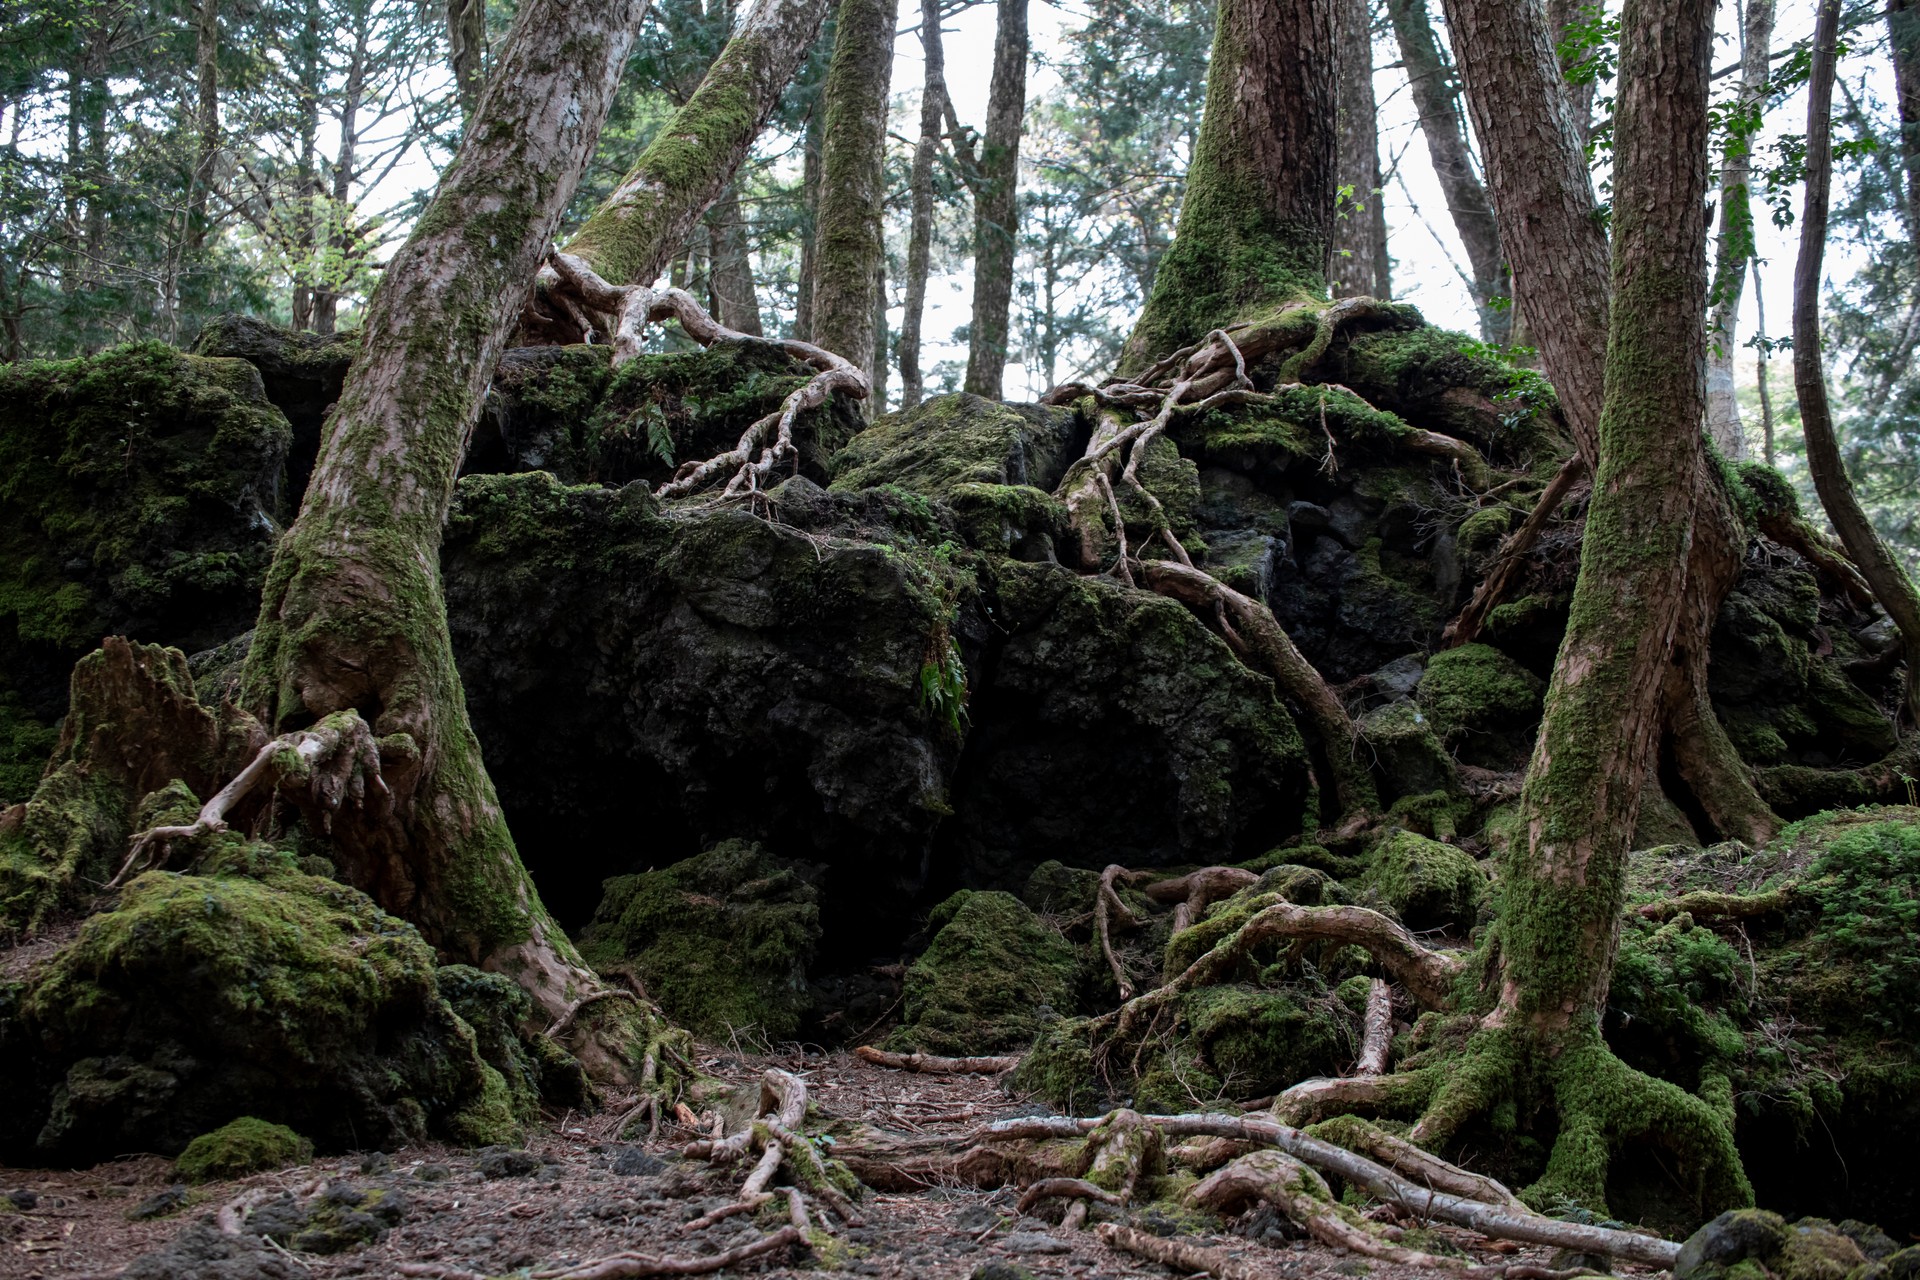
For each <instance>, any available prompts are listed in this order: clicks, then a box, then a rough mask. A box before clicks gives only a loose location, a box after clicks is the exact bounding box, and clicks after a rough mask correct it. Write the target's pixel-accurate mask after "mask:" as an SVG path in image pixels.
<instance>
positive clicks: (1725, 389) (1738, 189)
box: [1707, 0, 1773, 459]
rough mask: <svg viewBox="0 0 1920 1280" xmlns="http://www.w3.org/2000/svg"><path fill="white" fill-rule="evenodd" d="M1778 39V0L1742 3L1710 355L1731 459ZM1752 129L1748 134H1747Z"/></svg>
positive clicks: (1712, 391)
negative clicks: (1764, 112)
mask: <svg viewBox="0 0 1920 1280" xmlns="http://www.w3.org/2000/svg"><path fill="white" fill-rule="evenodd" d="M1772 40H1773V0H1745V12H1744V13H1742V14H1741V21H1740V89H1739V92H1738V93H1737V94H1736V95H1735V97H1734V130H1735V132H1734V133H1733V135H1732V136H1731V137H1729V138H1728V140H1727V145H1726V150H1725V151H1724V152H1723V153H1722V155H1721V160H1720V230H1719V234H1718V236H1717V237H1716V240H1717V243H1716V245H1715V249H1714V262H1713V292H1712V295H1711V296H1712V301H1713V323H1712V324H1711V325H1709V326H1708V331H1709V332H1710V333H1711V334H1712V335H1713V341H1712V344H1711V346H1710V347H1709V349H1708V352H1707V435H1708V436H1709V437H1710V438H1711V439H1712V440H1713V442H1714V444H1716V445H1718V446H1719V448H1720V452H1721V453H1722V454H1724V455H1725V456H1727V457H1729V458H1736V459H1738V458H1745V457H1746V456H1747V442H1746V437H1745V436H1744V435H1743V434H1742V433H1741V430H1740V402H1739V400H1738V399H1736V398H1735V396H1734V392H1733V357H1734V351H1735V344H1734V338H1735V336H1736V334H1737V333H1738V331H1739V325H1740V295H1741V292H1742V290H1743V286H1744V285H1745V284H1746V279H1747V263H1748V262H1750V261H1751V260H1752V258H1753V200H1752V194H1751V192H1750V191H1749V190H1748V188H1747V183H1748V180H1749V178H1750V177H1751V175H1752V173H1753V142H1754V139H1755V138H1756V137H1757V136H1758V133H1759V127H1760V119H1759V114H1760V108H1761V105H1762V101H1763V96H1764V94H1765V92H1766V85H1767V53H1768V50H1769V48H1770V46H1771V44H1772ZM1749 128H1751V132H1749Z"/></svg>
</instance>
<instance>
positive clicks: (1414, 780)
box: [1355, 698, 1459, 797]
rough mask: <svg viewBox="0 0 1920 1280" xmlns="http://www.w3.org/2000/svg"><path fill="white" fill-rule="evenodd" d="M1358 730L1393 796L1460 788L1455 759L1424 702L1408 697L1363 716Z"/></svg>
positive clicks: (1366, 749)
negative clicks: (1437, 731) (1428, 713)
mask: <svg viewBox="0 0 1920 1280" xmlns="http://www.w3.org/2000/svg"><path fill="white" fill-rule="evenodd" d="M1355 727H1356V728H1357V729H1358V731H1359V735H1360V741H1361V743H1362V744H1363V750H1365V751H1369V752H1371V753H1372V755H1373V759H1374V762H1375V768H1376V770H1377V772H1378V773H1379V775H1380V776H1381V777H1382V778H1383V779H1385V781H1386V782H1387V784H1388V787H1387V791H1388V794H1389V795H1391V796H1396V797H1397V796H1409V795H1425V794H1427V793H1429V792H1434V791H1444V792H1448V793H1452V792H1455V791H1457V790H1458V789H1459V786H1458V782H1457V779H1456V776H1455V772H1454V763H1453V757H1452V755H1450V754H1449V753H1448V751H1447V749H1446V748H1445V747H1444V746H1442V745H1441V742H1440V737H1439V735H1438V734H1437V733H1435V732H1434V727H1435V726H1434V722H1433V720H1432V719H1431V718H1430V717H1429V716H1428V715H1427V713H1426V711H1425V710H1424V709H1423V707H1422V706H1421V704H1420V703H1418V702H1414V701H1412V700H1410V699H1404V698H1403V699H1401V700H1400V701H1398V702H1389V703H1388V704H1387V705H1385V706H1383V707H1376V708H1375V709H1374V710H1372V711H1369V712H1368V713H1367V714H1366V715H1364V716H1362V717H1361V718H1360V721H1359V723H1358V724H1357V725H1356V726H1355Z"/></svg>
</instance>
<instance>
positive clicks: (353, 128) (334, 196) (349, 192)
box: [313, 9, 369, 333]
mask: <svg viewBox="0 0 1920 1280" xmlns="http://www.w3.org/2000/svg"><path fill="white" fill-rule="evenodd" d="M354 16H355V22H354V33H353V53H352V54H351V55H350V56H349V60H348V62H347V79H346V83H345V84H344V85H342V86H341V89H340V149H339V150H338V151H337V152H335V153H334V157H333V190H332V192H331V193H330V195H331V204H330V205H329V207H328V210H327V217H326V219H325V220H324V222H323V223H322V225H321V227H320V228H319V230H320V231H321V232H323V233H324V243H325V248H326V259H325V260H326V261H327V262H328V263H330V264H333V268H332V269H333V270H334V271H338V270H340V269H341V267H342V266H343V265H344V263H345V261H346V258H347V255H348V254H350V253H351V252H352V251H353V237H352V233H351V228H350V227H349V226H348V210H349V209H350V208H351V205H352V200H353V184H354V180H355V179H356V178H357V177H358V176H359V162H358V159H357V152H358V150H359V145H360V104H361V101H362V100H363V99H364V98H365V97H366V92H367V35H368V31H367V26H368V20H369V19H368V14H367V11H366V10H365V9H360V10H357V11H356V13H355V15H354ZM335 284H336V280H335V279H334V277H332V276H325V277H322V278H321V280H320V282H319V283H318V284H316V285H315V286H314V290H313V331H314V332H315V333H332V332H333V329H334V324H335V321H336V320H337V318H338V316H339V311H340V291H339V290H338V289H337V288H335V287H334V286H335Z"/></svg>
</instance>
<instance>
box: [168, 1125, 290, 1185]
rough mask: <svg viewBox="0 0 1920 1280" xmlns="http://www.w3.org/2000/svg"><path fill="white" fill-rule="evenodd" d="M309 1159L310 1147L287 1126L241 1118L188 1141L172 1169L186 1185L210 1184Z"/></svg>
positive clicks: (282, 1167) (281, 1167)
mask: <svg viewBox="0 0 1920 1280" xmlns="http://www.w3.org/2000/svg"><path fill="white" fill-rule="evenodd" d="M311 1159H313V1144H312V1143H311V1142H308V1141H307V1140H306V1139H305V1138H303V1137H301V1136H300V1135H299V1134H297V1133H295V1132H294V1131H293V1130H291V1129H289V1128H287V1126H285V1125H283V1124H273V1123H271V1122H270V1121H266V1120H260V1119H257V1118H255V1117H253V1116H241V1117H240V1118H239V1119H238V1120H229V1121H228V1122H227V1123H226V1124H223V1125H221V1126H220V1127H219V1128H218V1129H215V1130H214V1131H213V1132H212V1133H203V1134H201V1135H200V1136H199V1137H197V1138H195V1139H194V1140H193V1141H192V1142H189V1143H188V1144H187V1149H186V1150H185V1151H182V1152H181V1153H180V1156H179V1158H178V1159H176V1160H175V1161H174V1162H173V1167H174V1171H175V1172H176V1173H178V1174H179V1175H180V1176H181V1177H182V1178H183V1179H185V1180H186V1181H188V1182H213V1181H216V1180H218V1179H223V1178H239V1177H243V1176H245V1175H246V1174H249V1173H259V1172H261V1171H263V1170H266V1169H284V1168H286V1167H287V1166H288V1165H290V1164H305V1163H306V1162H307V1161H309V1160H311Z"/></svg>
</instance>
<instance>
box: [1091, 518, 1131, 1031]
mask: <svg viewBox="0 0 1920 1280" xmlns="http://www.w3.org/2000/svg"><path fill="white" fill-rule="evenodd" d="M1125 536H1126V535H1125V533H1122V534H1121V537H1122V538H1124V537H1125ZM1125 558H1126V557H1125V554H1124V552H1123V553H1122V556H1121V559H1122V560H1125ZM1140 878H1141V877H1140V876H1139V875H1138V874H1137V873H1136V872H1132V871H1129V870H1128V869H1127V868H1125V867H1123V866H1120V865H1118V864H1109V865H1108V867H1107V869H1106V870H1104V871H1102V872H1101V873H1100V888H1099V891H1098V892H1097V893H1095V894H1094V899H1093V932H1094V936H1095V937H1097V938H1099V939H1100V954H1101V955H1103V956H1105V957H1106V961H1107V968H1108V969H1110V970H1112V971H1113V985H1114V986H1115V987H1117V988H1119V991H1120V998H1121V999H1122V1000H1131V999H1133V979H1132V978H1131V977H1129V976H1128V974H1127V967H1126V966H1125V965H1124V964H1122V963H1120V957H1119V956H1118V955H1117V954H1115V952H1114V949H1113V922H1114V917H1115V916H1116V915H1117V916H1119V918H1120V923H1121V924H1123V925H1125V926H1126V927H1127V928H1129V929H1137V928H1139V927H1140V922H1139V921H1138V920H1137V919H1135V918H1134V915H1133V912H1131V911H1129V910H1128V909H1127V904H1126V903H1124V902H1122V901H1120V894H1119V892H1118V891H1117V890H1116V889H1115V888H1114V884H1115V883H1116V882H1118V881H1120V880H1126V881H1128V882H1129V883H1132V882H1133V881H1135V880H1138V879H1140Z"/></svg>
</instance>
